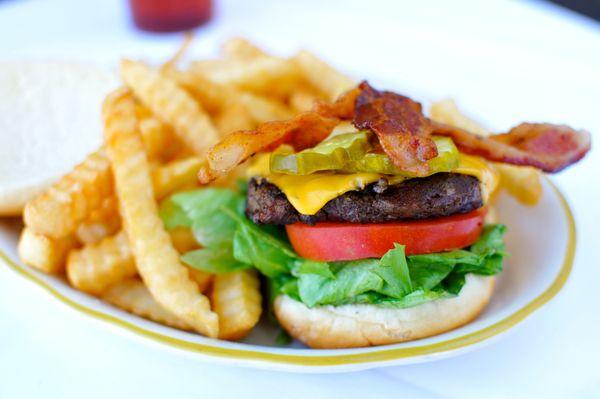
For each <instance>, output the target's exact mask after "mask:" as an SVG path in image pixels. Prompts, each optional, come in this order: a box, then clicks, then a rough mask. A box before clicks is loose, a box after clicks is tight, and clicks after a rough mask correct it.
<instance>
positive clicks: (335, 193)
mask: <svg viewBox="0 0 600 399" xmlns="http://www.w3.org/2000/svg"><path fill="white" fill-rule="evenodd" d="M269 156H270V155H269V154H260V155H258V156H257V157H256V158H255V160H254V162H253V164H252V165H251V166H250V167H249V169H248V176H261V177H264V178H266V179H267V180H268V181H269V182H271V183H273V184H274V185H276V186H277V187H278V188H279V189H280V190H281V191H282V192H283V193H284V194H285V195H286V197H287V199H288V201H290V203H291V204H292V206H293V207H294V208H296V210H297V211H298V212H300V213H302V214H304V215H314V214H315V213H317V212H318V211H319V210H320V209H321V208H322V207H323V206H325V204H326V203H327V202H329V201H331V200H332V199H334V198H336V197H339V196H340V195H342V194H344V193H346V192H348V191H353V190H362V189H363V188H365V187H366V186H367V185H368V184H370V183H374V182H376V181H377V180H379V179H380V178H385V179H387V180H388V181H389V183H390V184H396V183H399V182H401V181H402V180H405V179H404V178H402V177H397V176H394V177H392V178H390V176H387V175H382V174H379V173H351V174H337V173H333V172H321V173H313V174H310V175H305V176H295V175H286V174H280V173H271V172H270V169H269ZM451 172H452V173H460V174H463V175H470V176H475V177H476V178H477V179H478V180H479V181H480V182H481V194H482V197H483V201H484V203H485V202H487V200H488V199H489V197H490V195H491V194H492V193H493V192H494V190H496V187H497V186H498V173H497V172H496V171H495V170H494V169H492V166H491V165H490V164H488V163H487V162H485V161H484V160H482V159H481V158H479V157H474V156H470V155H465V154H460V159H459V165H458V167H456V168H454V169H453V170H451Z"/></svg>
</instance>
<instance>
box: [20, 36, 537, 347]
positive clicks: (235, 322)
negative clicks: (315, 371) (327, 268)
mask: <svg viewBox="0 0 600 399" xmlns="http://www.w3.org/2000/svg"><path fill="white" fill-rule="evenodd" d="M188 44H189V39H188V40H186V42H185V43H184V45H183V46H182V48H181V49H180V50H179V51H178V52H177V53H176V55H175V56H174V57H173V58H172V59H171V60H169V61H168V62H166V63H165V64H163V65H161V66H159V67H151V66H149V65H147V64H145V63H143V62H136V61H131V60H123V61H122V63H121V70H120V72H121V77H122V80H123V83H124V86H123V87H122V88H120V89H119V90H117V91H115V92H113V93H111V94H110V95H109V96H108V97H107V98H106V100H105V102H104V105H103V109H102V115H103V120H104V131H105V141H104V145H103V147H102V148H99V149H98V150H97V151H96V152H94V153H92V154H90V155H89V156H88V157H87V158H86V159H85V160H84V161H83V162H82V163H81V164H79V165H77V166H76V167H75V168H74V169H73V170H72V171H71V172H69V173H68V174H66V175H65V176H63V177H62V178H61V179H60V180H58V181H57V182H56V183H55V184H54V185H52V186H51V187H50V188H49V189H48V190H47V191H46V192H44V193H42V194H41V195H39V196H38V197H37V198H35V199H33V200H32V201H30V202H29V203H28V204H27V205H26V207H25V210H24V215H23V219H24V223H25V227H24V229H23V230H22V233H21V237H20V240H19V245H18V250H19V255H20V257H21V260H22V261H23V262H24V263H25V264H27V265H29V266H32V267H35V268H37V269H39V270H41V271H43V272H46V273H51V274H59V275H60V274H66V278H67V280H68V281H69V283H70V284H71V285H72V286H73V287H74V288H76V289H78V290H81V291H83V292H86V293H88V294H91V295H94V296H97V297H99V298H101V299H103V300H105V301H107V302H108V303H111V304H113V305H115V306H117V307H119V308H121V309H123V310H125V311H127V312H131V313H133V314H136V315H138V316H141V317H145V318H147V319H150V320H153V321H155V322H158V323H162V324H165V325H167V326H171V327H175V328H179V329H183V330H189V331H196V332H198V333H200V334H202V335H206V336H208V337H213V338H220V339H229V340H237V339H242V338H244V337H245V336H246V335H247V334H248V333H249V332H250V331H251V330H252V328H253V327H254V326H255V325H256V323H257V322H258V320H259V317H260V315H261V305H262V300H261V294H260V291H259V280H258V276H257V275H256V273H255V272H254V271H253V270H245V271H239V272H233V273H229V274H224V275H216V276H213V275H210V274H207V273H205V272H202V271H199V270H196V269H192V268H189V267H188V266H186V265H184V264H182V263H181V262H180V260H179V255H180V254H182V253H184V252H187V251H190V250H192V249H195V248H197V247H198V244H197V243H196V240H195V239H194V237H193V234H192V232H191V231H190V230H189V229H185V228H176V229H174V230H171V231H166V230H165V228H164V226H163V224H162V222H161V220H160V218H159V216H158V203H159V202H160V201H161V200H162V199H164V198H166V197H168V196H169V195H171V194H174V193H177V192H180V191H184V190H190V189H194V188H196V187H198V180H197V173H198V171H199V169H200V168H201V167H202V165H203V164H204V163H205V162H206V159H205V154H206V152H207V150H208V149H209V148H210V147H211V146H212V145H214V144H215V143H217V142H218V141H219V140H220V139H221V138H222V137H223V136H225V135H227V134H229V133H231V132H233V131H238V130H244V129H253V128H255V127H256V126H257V125H258V124H260V123H263V122H267V121H272V120H282V119H287V118H291V117H293V116H294V115H296V114H298V113H300V112H303V111H307V110H309V109H311V107H312V105H313V102H314V101H315V100H321V101H333V100H335V99H336V98H337V97H338V96H339V95H340V94H341V93H343V92H345V91H346V90H348V89H350V88H352V87H353V86H354V85H355V82H354V81H353V80H352V79H350V78H348V77H347V76H344V75H343V74H341V73H340V72H338V71H336V70H335V69H333V68H331V67H330V66H329V65H327V64H326V63H325V62H323V61H322V60H320V59H319V58H317V57H316V56H314V55H312V54H311V53H308V52H306V51H301V52H299V53H298V54H296V55H294V56H293V57H291V58H280V57H275V56H272V55H269V54H266V53H265V52H264V51H263V50H261V49H259V48H257V47H256V46H254V45H253V44H251V43H249V42H248V41H246V40H244V39H240V38H236V39H232V40H230V41H228V42H226V43H225V44H224V45H223V46H222V49H221V57H220V58H219V59H214V60H196V61H192V62H190V63H189V65H188V67H187V68H185V69H181V68H180V67H178V64H179V63H180V58H181V57H182V55H183V53H184V52H185V48H186V47H187V45H188ZM431 114H432V117H433V118H434V119H437V120H440V121H443V122H446V123H450V124H455V125H457V126H460V127H464V128H467V129H470V130H473V131H476V132H479V133H481V134H486V131H485V130H484V129H483V128H481V127H480V126H478V125H476V124H475V123H474V122H472V121H470V120H469V119H468V118H466V117H465V116H464V115H462V114H461V113H460V112H459V111H458V109H456V106H455V105H454V103H452V102H440V103H437V104H434V106H433V107H432V110H431ZM243 168H244V166H243V165H242V166H241V167H238V168H237V170H235V171H234V172H233V173H230V174H229V175H227V176H225V177H222V178H220V179H218V180H216V181H215V182H214V183H211V185H217V186H224V187H233V186H234V185H235V184H236V181H237V179H238V178H239V177H240V176H242V175H243V172H244V171H243ZM506 168H507V169H506V170H505V172H503V173H504V174H506V176H504V174H503V175H502V176H503V177H506V181H507V182H509V183H510V182H516V183H511V184H513V188H514V190H515V192H516V193H517V194H518V195H521V197H522V198H521V199H522V200H523V201H524V202H530V203H531V202H535V201H536V198H539V192H538V191H539V190H541V189H540V188H539V181H538V176H537V174H535V173H537V172H536V171H534V170H529V169H524V168H517V167H512V169H511V167H508V166H507V167H506ZM532 174H534V175H532ZM519 179H520V180H519ZM536 181H538V183H537V185H536V184H535V182H536ZM509 188H510V186H509ZM536 190H537V191H536ZM518 195H517V196H518Z"/></svg>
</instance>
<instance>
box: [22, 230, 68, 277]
mask: <svg viewBox="0 0 600 399" xmlns="http://www.w3.org/2000/svg"><path fill="white" fill-rule="evenodd" d="M76 245H77V240H76V239H75V238H74V237H73V236H67V237H63V238H50V237H46V236H45V235H43V234H38V233H36V232H34V231H33V230H31V229H30V228H28V227H25V228H24V229H23V230H22V231H21V236H20V237H19V244H18V246H17V251H18V252H19V257H20V258H21V261H22V262H23V263H25V264H26V265H27V266H31V267H35V268H36V269H39V270H41V271H43V272H45V273H51V274H57V273H62V272H63V270H64V267H65V260H66V258H67V254H68V253H69V251H70V250H71V249H72V248H75V246H76Z"/></svg>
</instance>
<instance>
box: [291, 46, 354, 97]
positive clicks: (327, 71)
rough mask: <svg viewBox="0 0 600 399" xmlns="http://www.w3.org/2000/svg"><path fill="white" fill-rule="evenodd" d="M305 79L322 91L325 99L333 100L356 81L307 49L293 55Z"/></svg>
mask: <svg viewBox="0 0 600 399" xmlns="http://www.w3.org/2000/svg"><path fill="white" fill-rule="evenodd" d="M293 61H294V62H295V64H296V65H298V67H299V70H300V71H301V73H302V76H303V77H304V79H306V81H308V82H309V83H310V84H311V85H313V86H314V87H315V88H316V89H318V90H319V91H320V92H321V93H323V94H324V95H325V96H326V97H327V100H329V101H335V100H336V99H337V98H338V97H339V96H340V95H341V94H342V93H344V92H346V91H348V90H350V89H351V88H353V87H354V86H356V82H355V81H354V80H353V79H351V78H349V77H348V76H346V75H343V74H342V73H340V72H339V71H336V70H335V69H333V68H332V67H331V66H329V65H327V64H326V63H325V62H324V61H323V60H321V59H319V58H318V57H317V56H315V55H314V54H312V53H309V52H308V51H300V52H299V53H298V54H296V55H295V56H294V57H293Z"/></svg>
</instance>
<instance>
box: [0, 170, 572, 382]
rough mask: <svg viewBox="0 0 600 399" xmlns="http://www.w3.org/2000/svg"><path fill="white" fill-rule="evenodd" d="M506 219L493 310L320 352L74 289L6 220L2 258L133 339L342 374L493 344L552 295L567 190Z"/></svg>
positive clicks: (560, 274) (507, 211) (509, 202)
mask: <svg viewBox="0 0 600 399" xmlns="http://www.w3.org/2000/svg"><path fill="white" fill-rule="evenodd" d="M497 209H498V212H499V220H501V221H502V222H503V223H505V224H506V225H507V226H508V228H509V230H508V233H507V235H506V243H507V248H508V251H509V252H510V254H511V255H510V257H509V258H508V259H507V261H506V262H505V270H504V271H503V272H502V274H500V276H499V278H498V281H497V285H496V291H495V293H494V296H493V298H492V300H491V302H490V304H489V306H488V307H487V308H486V310H485V311H484V312H483V313H482V314H481V315H480V316H479V317H478V318H477V319H476V320H475V321H473V322H472V323H469V324H467V325H465V326H463V327H460V328H458V329H456V330H453V331H449V332H447V333H444V334H440V335H438V336H435V337H430V338H425V339H421V340H417V341H413V342H407V343H401V344H395V345H386V346H379V347H370V348H357V349H336V350H314V349H307V348H306V347H303V346H302V345H300V344H298V343H294V344H292V345H291V346H289V347H278V346H276V345H275V336H276V334H277V331H276V329H275V328H274V327H273V326H271V325H269V324H268V323H265V322H262V323H261V324H259V326H258V327H257V328H255V330H254V332H253V333H252V334H251V335H250V336H249V337H248V338H247V339H246V340H244V341H243V342H239V343H237V342H227V341H220V340H215V339H209V338H205V337H202V336H199V335H196V334H192V333H188V332H183V331H179V330H176V329H172V328H169V327H165V326H162V325H159V324H156V323H153V322H150V321H147V320H144V319H142V318H140V317H137V316H134V315H131V314H129V313H126V312H123V311H121V310H119V309H117V308H115V307H112V306H110V305H108V304H105V303H103V302H101V301H100V300H98V299H96V298H94V297H92V296H89V295H86V294H83V293H81V292H79V291H76V290H75V289H73V288H71V287H70V286H69V285H68V283H67V282H66V281H65V280H64V279H62V278H59V277H56V276H49V275H46V274H43V273H40V272H38V271H36V270H34V269H32V268H29V267H27V266H24V265H22V264H21V263H20V261H19V260H18V256H17V253H16V243H17V239H18V232H19V228H20V227H19V225H18V223H16V222H14V221H13V222H7V221H2V222H0V256H1V257H2V259H3V260H4V261H5V262H4V263H6V265H8V266H9V267H10V268H12V269H13V270H14V271H16V272H18V273H19V274H20V275H22V276H24V277H26V278H27V279H29V280H30V281H32V282H33V283H35V284H37V285H39V286H40V287H42V288H44V289H45V290H47V291H48V292H49V293H50V294H52V295H53V296H54V297H55V298H56V299H58V300H59V301H61V302H63V303H64V304H66V305H68V306H70V307H72V308H73V309H75V310H77V311H79V312H81V313H83V314H86V315H88V316H91V317H92V318H95V319H97V320H101V321H103V322H105V323H103V324H104V325H108V326H113V327H115V330H117V331H128V332H130V333H133V334H129V335H130V336H132V337H139V338H146V341H148V342H152V341H154V342H158V343H161V344H162V345H161V346H162V347H163V348H172V349H174V350H176V351H177V352H178V353H180V354H181V353H184V354H187V355H189V356H193V357H195V358H197V359H199V360H205V361H212V362H220V363H227V364H234V365H242V366H247V367H257V368H264V369H271V370H287V371H301V372H337V371H350V370H360V369H367V368H372V367H380V366H387V365H401V364H410V363H419V362H426V361H432V360H435V359H440V358H443V357H449V356H454V355H458V354H460V353H464V352H467V351H470V350H473V349H475V348H478V347H481V346H482V345H484V344H485V343H489V342H491V341H492V339H493V338H497V337H499V336H500V335H502V334H504V333H506V332H507V331H508V330H509V329H511V328H512V327H514V326H515V325H516V324H518V323H519V322H520V321H522V320H523V319H525V318H526V317H527V316H529V315H530V314H531V313H533V312H534V311H535V310H537V309H539V308H540V307H541V306H542V305H544V304H545V303H546V302H548V301H549V300H550V299H551V298H553V297H554V296H555V295H556V294H557V293H558V292H559V291H560V289H561V288H562V287H563V285H564V283H565V281H566V280H567V278H568V276H569V273H570V271H571V266H572V261H573V257H574V253H575V225H574V221H573V217H572V215H571V211H570V209H569V206H568V204H567V202H566V201H565V199H564V197H563V196H562V194H561V193H560V192H559V191H558V189H557V188H556V187H554V186H553V185H552V183H551V182H550V180H548V179H544V193H543V197H542V200H541V201H540V203H539V204H537V205H536V206H535V207H526V206H523V205H520V204H518V203H517V202H516V201H515V200H514V199H512V198H510V197H508V196H507V195H505V194H502V195H501V196H500V198H499V200H498V204H497Z"/></svg>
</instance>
